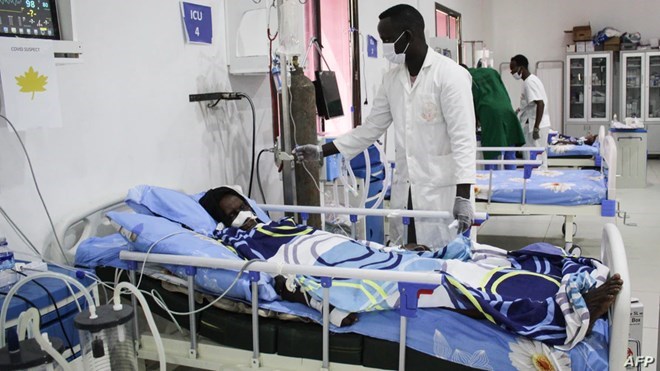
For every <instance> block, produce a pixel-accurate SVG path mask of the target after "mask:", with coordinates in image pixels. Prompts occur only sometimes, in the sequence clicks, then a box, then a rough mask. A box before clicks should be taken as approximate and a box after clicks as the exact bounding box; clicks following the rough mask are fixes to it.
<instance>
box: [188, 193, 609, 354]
mask: <svg viewBox="0 0 660 371" xmlns="http://www.w3.org/2000/svg"><path fill="white" fill-rule="evenodd" d="M200 204H201V205H202V206H203V207H204V208H205V209H206V210H207V211H208V212H209V214H211V215H212V216H213V218H214V219H215V220H216V221H220V222H221V223H222V224H224V225H232V224H233V227H228V228H224V229H222V230H221V231H220V232H219V233H218V237H220V238H221V239H222V241H223V242H224V243H225V244H229V245H231V246H233V247H234V248H235V249H236V250H237V251H239V253H240V254H241V255H243V256H244V257H245V258H249V259H264V260H265V259H267V260H269V261H276V262H280V263H292V262H294V261H295V263H296V264H302V265H305V264H309V265H317V266H318V265H326V266H341V267H351V268H363V267H366V268H370V269H392V270H401V271H417V272H429V273H431V272H434V273H437V274H442V275H443V277H444V278H443V281H444V282H443V285H441V286H439V287H438V288H437V289H436V290H435V291H434V293H433V295H428V296H426V295H425V296H422V297H421V298H420V306H422V307H443V308H447V309H453V310H456V311H459V312H461V313H464V314H468V315H471V316H475V315H476V316H478V317H480V318H486V319H488V320H490V321H491V322H493V323H495V324H498V325H500V326H502V327H504V328H507V329H508V330H510V331H513V332H516V333H519V334H522V335H525V336H527V337H530V338H534V339H537V340H541V341H546V342H548V343H551V344H554V345H562V344H564V342H567V341H568V342H570V343H573V342H574V340H575V338H574V337H572V338H570V339H569V335H567V334H571V333H575V332H576V330H575V328H576V326H577V328H582V327H583V328H584V331H581V333H582V335H581V336H582V337H583V336H584V335H585V333H586V332H587V331H588V329H589V328H590V326H591V325H592V324H593V321H591V320H590V319H595V318H598V317H600V316H602V315H603V314H604V313H605V312H606V311H607V308H608V307H609V305H611V303H612V302H613V301H614V298H615V297H616V295H617V294H618V292H619V290H620V289H621V285H622V282H621V280H620V278H619V277H618V275H614V276H613V277H612V278H610V279H606V276H607V268H604V267H599V266H596V268H598V269H596V268H594V267H592V266H589V264H590V260H589V259H581V260H579V261H575V262H572V261H564V259H565V258H564V257H563V256H561V255H557V256H556V257H551V258H549V259H546V260H547V261H548V262H550V263H552V262H554V268H553V269H554V270H553V271H551V272H550V274H545V273H547V269H548V268H547V267H542V271H538V272H535V271H534V270H535V269H536V268H534V267H535V266H537V265H538V264H536V263H534V264H531V263H530V264H527V263H529V262H532V261H534V262H536V261H537V260H538V259H539V257H537V256H534V254H533V252H532V251H531V250H530V252H527V253H526V254H522V255H519V256H518V257H516V258H511V257H510V256H507V254H506V252H504V251H503V250H500V249H496V248H492V250H491V251H490V252H488V253H482V252H477V253H475V254H471V252H470V251H469V244H468V245H465V246H468V247H465V246H463V251H461V248H460V247H457V246H456V245H455V246H451V247H452V248H453V250H452V249H447V248H446V249H444V250H442V251H441V252H434V253H432V252H421V253H414V252H408V251H404V250H400V249H392V250H388V249H383V248H382V246H369V245H367V244H360V243H357V242H356V241H353V240H351V239H348V238H347V237H344V236H339V235H332V234H330V233H327V232H323V231H317V230H315V229H313V228H311V227H307V226H304V225H297V224H295V222H294V221H293V220H291V219H284V220H282V221H280V222H270V223H268V224H264V223H262V222H261V221H260V220H259V219H258V218H256V217H255V216H253V215H252V216H251V217H248V218H243V219H244V220H239V222H240V225H238V224H237V223H233V222H234V220H235V219H236V218H237V217H238V215H239V213H241V212H242V211H251V209H250V207H249V206H248V204H247V202H246V201H245V199H244V198H243V196H241V195H240V194H238V193H237V192H236V191H233V190H231V189H229V188H225V187H222V188H219V189H216V190H211V191H209V192H207V194H206V195H205V196H204V197H202V199H200ZM244 215H245V214H244ZM328 241H335V242H334V244H333V245H332V247H331V248H330V249H325V250H324V249H323V248H319V246H320V245H323V244H325V245H328ZM450 245H451V244H450ZM448 247H450V246H448ZM485 248H486V247H484V246H483V245H478V246H477V249H475V250H474V251H481V250H483V249H485ZM310 251H311V252H310ZM443 253H444V254H443ZM480 254H481V255H480ZM489 254H490V255H489ZM498 254H500V255H499V256H498ZM543 254H546V253H545V252H544V253H543ZM541 256H543V255H542V254H541ZM319 257H322V259H317V258H319ZM470 257H474V258H475V260H479V261H477V262H475V261H467V260H468V259H469V258H470ZM530 257H531V258H530ZM452 258H457V259H452ZM486 261H487V264H485V263H484V262H486ZM493 262H495V263H493ZM511 262H513V263H514V264H515V266H514V265H512V264H511ZM550 263H548V264H550ZM497 265H500V266H497ZM572 266H574V267H573V268H571V267H572ZM567 267H568V268H567ZM600 268H603V269H605V270H604V273H603V272H601V271H598V270H599V269H600ZM589 270H591V271H593V272H594V274H592V276H595V277H598V278H599V279H600V282H596V279H594V278H591V277H590V276H589V275H584V274H583V275H581V276H579V275H578V276H576V277H574V278H580V279H583V280H586V281H589V280H592V282H584V285H583V287H582V288H581V289H580V291H579V292H577V294H583V295H578V296H579V297H580V298H581V300H582V301H581V303H582V304H583V307H585V309H584V311H583V312H581V313H574V312H575V311H574V310H573V309H571V308H570V307H569V308H568V309H566V307H565V301H566V300H564V299H562V298H565V297H566V294H569V295H573V294H575V293H576V292H575V291H573V292H566V291H562V290H563V289H564V288H565V287H564V282H562V277H563V276H566V277H569V276H570V275H569V274H568V273H573V272H579V271H582V272H584V271H589ZM488 277H490V279H488ZM571 277H572V276H571ZM506 278H508V279H506ZM275 281H276V290H277V291H278V294H280V295H281V297H282V298H283V299H284V300H289V301H295V302H302V303H305V304H307V305H310V306H312V307H314V308H316V309H319V308H320V298H321V296H322V292H321V289H320V287H321V285H320V283H319V282H317V281H318V279H316V278H315V277H302V279H301V277H288V279H287V277H281V276H280V277H276V279H275ZM337 281H340V282H341V283H343V284H344V285H342V284H339V283H338V284H335V285H333V287H332V289H331V290H330V302H331V303H332V304H333V305H334V307H335V310H334V311H333V313H331V319H333V318H334V320H333V321H332V322H333V323H334V324H335V325H348V324H351V323H353V322H354V321H355V320H356V319H357V316H355V315H354V314H351V313H353V312H363V311H372V310H386V309H395V308H397V307H398V302H399V292H398V289H397V285H396V283H392V282H378V281H376V282H373V281H372V282H364V281H363V280H350V281H341V280H336V281H335V282H337ZM365 281H366V280H365ZM347 282H350V284H346V283H347ZM494 283H496V284H494ZM496 289H497V291H495V290H496ZM562 295H563V296H562ZM560 297H562V298H560ZM562 305H564V306H562ZM503 308H506V309H503ZM587 314H588V315H587ZM333 315H334V317H333ZM576 316H577V317H576ZM572 317H576V318H577V320H576V321H573V320H571V318H572ZM548 318H551V319H552V320H551V323H546V322H547V321H548ZM585 318H586V321H585V320H584V319H585ZM569 327H571V328H572V329H571V331H568V329H567V328H569ZM530 328H534V329H535V330H530ZM548 329H550V330H548ZM565 330H566V332H565V333H564V331H565ZM548 331H551V332H553V336H551V337H550V338H549V337H548V334H547V333H548ZM557 331H558V332H559V333H558V334H554V332H557ZM578 332H580V331H578Z"/></svg>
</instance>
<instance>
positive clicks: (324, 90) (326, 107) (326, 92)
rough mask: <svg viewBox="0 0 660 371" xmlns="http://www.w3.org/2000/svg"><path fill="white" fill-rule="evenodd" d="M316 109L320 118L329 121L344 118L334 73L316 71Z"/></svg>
mask: <svg viewBox="0 0 660 371" xmlns="http://www.w3.org/2000/svg"><path fill="white" fill-rule="evenodd" d="M315 75H316V81H314V87H315V88H316V109H317V111H318V114H319V116H321V117H323V118H325V119H326V120H327V119H331V118H333V117H338V116H344V109H343V108H342V104H341V97H340V96H339V87H338V85H337V77H336V76H335V72H334V71H316V72H315Z"/></svg>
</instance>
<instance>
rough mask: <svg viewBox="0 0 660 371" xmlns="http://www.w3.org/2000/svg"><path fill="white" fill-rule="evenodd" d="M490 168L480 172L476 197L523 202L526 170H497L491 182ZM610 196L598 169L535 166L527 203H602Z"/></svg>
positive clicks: (527, 191) (571, 204) (529, 182)
mask: <svg viewBox="0 0 660 371" xmlns="http://www.w3.org/2000/svg"><path fill="white" fill-rule="evenodd" d="M489 179H490V171H485V170H479V171H478V172H477V184H476V186H475V196H476V198H477V200H487V199H488V197H489V193H490V194H491V195H490V199H491V201H492V202H501V203H521V202H522V194H523V183H524V179H523V170H495V171H493V172H492V184H491V185H489ZM606 197H607V184H606V180H605V178H604V177H603V175H602V174H601V173H600V172H599V171H595V170H564V169H560V170H554V169H553V170H540V169H535V170H534V171H533V172H532V177H531V178H530V179H528V180H527V186H526V201H525V203H527V204H535V205H555V206H577V205H600V204H601V202H602V200H604V199H605V198H606Z"/></svg>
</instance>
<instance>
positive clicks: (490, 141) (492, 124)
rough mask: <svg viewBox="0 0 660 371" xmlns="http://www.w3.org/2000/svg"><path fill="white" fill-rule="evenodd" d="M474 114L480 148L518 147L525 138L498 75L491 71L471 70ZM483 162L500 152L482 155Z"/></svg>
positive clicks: (489, 69)
mask: <svg viewBox="0 0 660 371" xmlns="http://www.w3.org/2000/svg"><path fill="white" fill-rule="evenodd" d="M469 71H470V75H472V95H473V97H474V112H475V114H476V117H477V120H479V123H480V125H481V146H482V147H518V146H522V145H524V144H525V135H524V134H523V130H522V126H521V125H520V121H518V116H517V115H516V113H515V112H514V110H513V107H512V106H511V100H510V99H509V93H507V91H506V88H505V87H504V83H503V82H502V78H501V77H500V74H499V73H498V72H497V71H495V70H494V69H492V68H470V69H469ZM483 155H484V159H486V160H491V159H495V158H497V156H498V155H499V152H484V153H483Z"/></svg>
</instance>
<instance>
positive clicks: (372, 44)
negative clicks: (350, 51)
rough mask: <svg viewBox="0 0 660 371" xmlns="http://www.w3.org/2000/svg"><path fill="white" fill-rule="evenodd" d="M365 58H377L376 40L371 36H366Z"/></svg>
mask: <svg viewBox="0 0 660 371" xmlns="http://www.w3.org/2000/svg"><path fill="white" fill-rule="evenodd" d="M367 56H368V57H371V58H378V40H376V38H375V37H373V36H371V35H367Z"/></svg>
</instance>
